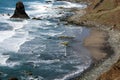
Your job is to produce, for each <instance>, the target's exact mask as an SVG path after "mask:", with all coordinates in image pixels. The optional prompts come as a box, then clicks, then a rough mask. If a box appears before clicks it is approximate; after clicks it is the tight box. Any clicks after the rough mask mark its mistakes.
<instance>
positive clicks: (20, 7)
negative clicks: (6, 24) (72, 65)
mask: <svg viewBox="0 0 120 80" xmlns="http://www.w3.org/2000/svg"><path fill="white" fill-rule="evenodd" d="M11 18H24V19H29V16H28V15H27V13H26V12H25V8H24V4H23V2H21V1H19V2H17V3H16V9H15V12H14V14H13V16H11Z"/></svg>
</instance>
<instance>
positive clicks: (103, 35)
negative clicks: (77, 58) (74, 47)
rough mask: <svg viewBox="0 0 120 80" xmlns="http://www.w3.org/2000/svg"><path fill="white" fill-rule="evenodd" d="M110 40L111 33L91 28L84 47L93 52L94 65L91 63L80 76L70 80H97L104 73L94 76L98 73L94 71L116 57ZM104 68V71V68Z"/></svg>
mask: <svg viewBox="0 0 120 80" xmlns="http://www.w3.org/2000/svg"><path fill="white" fill-rule="evenodd" d="M109 39H110V37H109V32H107V31H104V30H100V29H98V28H96V27H95V28H91V32H90V35H89V36H88V37H86V38H85V40H84V44H83V45H84V46H85V47H86V48H87V49H88V50H89V51H90V52H91V53H90V54H91V55H92V56H93V57H92V59H93V63H91V65H90V66H89V67H88V68H87V69H86V70H84V71H83V72H82V73H81V74H80V75H79V76H77V77H75V78H72V79H70V80H96V78H97V77H99V75H100V74H101V73H102V72H100V73H98V74H99V75H98V74H94V72H96V71H94V70H95V69H97V68H98V67H99V66H101V65H102V64H103V63H104V62H105V61H106V60H108V59H109V58H111V57H112V56H113V55H114V48H113V47H112V46H111V43H110V42H109ZM106 44H107V45H106ZM90 47H92V48H90ZM95 47H97V48H95ZM106 49H107V50H108V51H107V50H106ZM96 52H97V55H96ZM116 61H117V59H116ZM112 64H113V63H112ZM109 67H110V66H109ZM102 68H103V69H104V67H102ZM106 71H107V70H106ZM93 75H94V77H93ZM88 76H89V77H88ZM95 76H96V77H95ZM86 77H87V78H86Z"/></svg>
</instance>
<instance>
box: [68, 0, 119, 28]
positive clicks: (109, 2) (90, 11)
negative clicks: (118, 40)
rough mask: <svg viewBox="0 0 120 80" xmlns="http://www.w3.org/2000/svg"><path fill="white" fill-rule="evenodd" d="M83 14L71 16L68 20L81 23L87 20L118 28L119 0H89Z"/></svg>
mask: <svg viewBox="0 0 120 80" xmlns="http://www.w3.org/2000/svg"><path fill="white" fill-rule="evenodd" d="M89 1H90V3H91V4H90V5H89V6H88V8H87V9H86V14H85V15H84V16H82V17H81V16H78V15H77V14H76V15H75V16H72V17H71V18H69V20H68V21H69V22H73V23H76V24H81V22H82V24H83V23H84V22H87V21H92V22H96V23H99V24H103V25H107V26H111V27H114V28H117V29H120V0H89Z"/></svg>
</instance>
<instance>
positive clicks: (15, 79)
mask: <svg viewBox="0 0 120 80" xmlns="http://www.w3.org/2000/svg"><path fill="white" fill-rule="evenodd" d="M8 80H18V79H17V78H15V77H13V78H10V79H8Z"/></svg>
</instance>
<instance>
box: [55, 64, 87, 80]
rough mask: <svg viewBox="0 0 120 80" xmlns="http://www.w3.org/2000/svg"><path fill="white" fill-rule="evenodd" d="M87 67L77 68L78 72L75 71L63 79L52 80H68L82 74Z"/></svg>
mask: <svg viewBox="0 0 120 80" xmlns="http://www.w3.org/2000/svg"><path fill="white" fill-rule="evenodd" d="M86 68H87V67H86V66H79V70H77V71H75V72H71V73H70V74H67V75H65V76H64V77H63V78H61V79H60V78H59V79H54V80H67V79H70V78H72V77H74V76H76V75H78V74H80V73H81V72H83V71H84V70H85V69H86Z"/></svg>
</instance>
